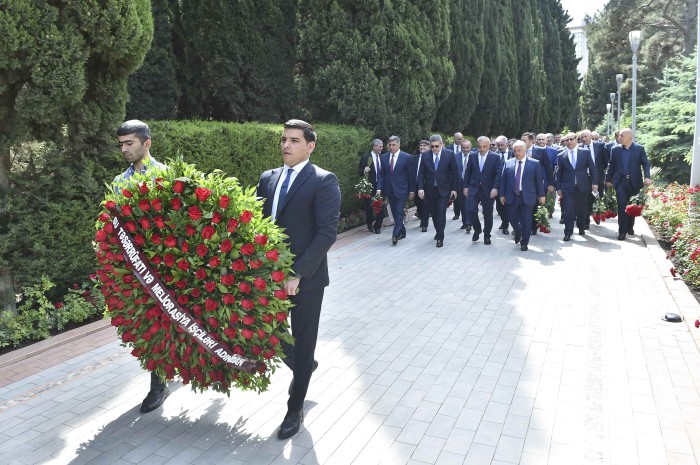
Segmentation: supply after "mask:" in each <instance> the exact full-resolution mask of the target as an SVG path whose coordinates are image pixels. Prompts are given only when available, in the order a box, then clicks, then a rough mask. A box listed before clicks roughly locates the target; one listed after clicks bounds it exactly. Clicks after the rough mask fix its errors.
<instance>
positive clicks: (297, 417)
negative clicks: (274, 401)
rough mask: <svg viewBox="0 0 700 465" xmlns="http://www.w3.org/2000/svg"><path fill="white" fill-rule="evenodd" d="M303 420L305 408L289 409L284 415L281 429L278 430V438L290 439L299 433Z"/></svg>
mask: <svg viewBox="0 0 700 465" xmlns="http://www.w3.org/2000/svg"><path fill="white" fill-rule="evenodd" d="M303 421H304V411H303V410H299V411H298V412H290V411H289V410H287V414H286V415H285V416H284V420H283V421H282V424H281V425H280V429H279V431H277V439H289V438H291V437H292V436H294V435H295V434H297V433H298V432H299V428H301V424H302V423H303Z"/></svg>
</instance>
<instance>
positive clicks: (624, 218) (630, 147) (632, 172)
mask: <svg viewBox="0 0 700 465" xmlns="http://www.w3.org/2000/svg"><path fill="white" fill-rule="evenodd" d="M619 138H620V145H616V146H614V147H612V149H611V153H610V163H609V164H608V172H607V175H606V176H605V183H606V184H607V185H608V187H615V193H616V194H617V223H618V234H619V235H618V236H617V239H618V240H620V241H624V240H625V238H626V237H627V234H630V235H631V234H634V217H632V216H629V215H628V214H627V213H625V207H627V202H629V199H630V197H632V196H634V195H637V194H638V193H639V191H640V190H641V189H642V187H644V185H647V186H648V185H649V184H651V175H650V171H649V159H648V158H647V153H646V151H645V150H644V146H643V145H639V144H637V143H636V142H632V139H633V134H632V130H631V129H629V128H625V129H622V130H620V136H619ZM642 170H644V180H642Z"/></svg>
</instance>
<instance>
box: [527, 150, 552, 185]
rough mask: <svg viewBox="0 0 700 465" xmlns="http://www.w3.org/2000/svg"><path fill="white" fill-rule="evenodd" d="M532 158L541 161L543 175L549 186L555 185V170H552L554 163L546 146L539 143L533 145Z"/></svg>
mask: <svg viewBox="0 0 700 465" xmlns="http://www.w3.org/2000/svg"><path fill="white" fill-rule="evenodd" d="M532 158H534V159H535V160H537V161H538V162H540V165H541V166H542V177H543V178H544V182H546V183H547V185H548V186H553V185H554V170H552V164H551V163H550V162H549V154H548V153H547V149H546V148H545V147H539V146H537V145H535V146H533V147H532Z"/></svg>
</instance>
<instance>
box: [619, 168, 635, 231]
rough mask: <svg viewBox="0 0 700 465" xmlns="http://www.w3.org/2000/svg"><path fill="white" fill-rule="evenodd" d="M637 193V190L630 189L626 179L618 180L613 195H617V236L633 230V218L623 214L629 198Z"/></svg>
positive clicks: (629, 183) (628, 181) (630, 184)
mask: <svg viewBox="0 0 700 465" xmlns="http://www.w3.org/2000/svg"><path fill="white" fill-rule="evenodd" d="M638 193H639V190H637V189H635V188H634V187H632V183H631V182H630V180H629V179H627V178H620V181H619V182H618V183H617V185H616V186H615V194H617V231H618V233H619V234H627V233H629V232H630V229H633V228H634V217H633V216H629V215H628V214H627V213H625V208H626V207H627V202H629V200H630V197H633V196H635V195H637V194H638Z"/></svg>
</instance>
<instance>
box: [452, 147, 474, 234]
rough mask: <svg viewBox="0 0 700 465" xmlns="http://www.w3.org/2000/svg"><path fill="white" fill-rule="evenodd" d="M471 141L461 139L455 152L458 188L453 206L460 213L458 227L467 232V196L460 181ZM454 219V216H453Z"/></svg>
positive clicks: (468, 220) (470, 226)
mask: <svg viewBox="0 0 700 465" xmlns="http://www.w3.org/2000/svg"><path fill="white" fill-rule="evenodd" d="M471 151H472V143H471V141H470V140H469V139H464V140H462V147H461V148H460V151H459V152H455V162H456V163H457V172H458V173H459V185H460V188H459V189H457V200H455V208H459V211H460V213H461V215H462V227H461V228H460V229H464V230H466V232H467V234H469V233H470V232H471V231H472V219H471V218H470V217H469V211H468V210H467V198H466V197H465V196H464V191H463V189H462V188H461V187H462V185H463V184H462V181H463V180H464V169H465V168H466V166H467V160H468V159H469V156H470V155H471ZM453 219H454V218H453Z"/></svg>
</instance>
